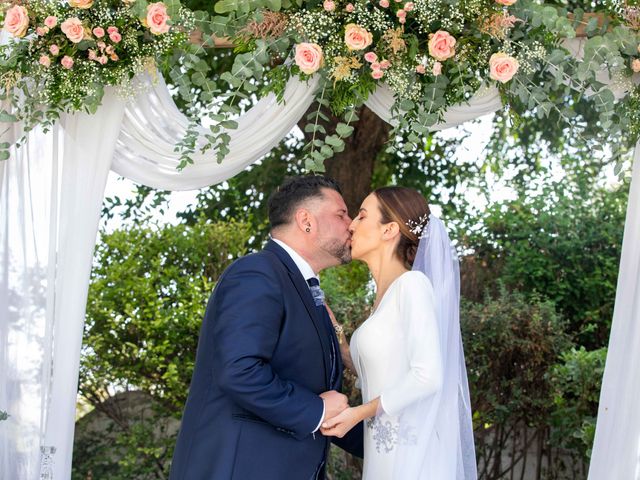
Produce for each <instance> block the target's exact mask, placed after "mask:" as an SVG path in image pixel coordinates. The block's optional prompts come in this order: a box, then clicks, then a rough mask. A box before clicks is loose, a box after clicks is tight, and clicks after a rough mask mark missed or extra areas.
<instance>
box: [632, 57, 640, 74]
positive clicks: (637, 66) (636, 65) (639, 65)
mask: <svg viewBox="0 0 640 480" xmlns="http://www.w3.org/2000/svg"><path fill="white" fill-rule="evenodd" d="M631 70H633V71H634V72H635V73H638V72H640V59H637V58H635V59H634V60H633V62H631Z"/></svg>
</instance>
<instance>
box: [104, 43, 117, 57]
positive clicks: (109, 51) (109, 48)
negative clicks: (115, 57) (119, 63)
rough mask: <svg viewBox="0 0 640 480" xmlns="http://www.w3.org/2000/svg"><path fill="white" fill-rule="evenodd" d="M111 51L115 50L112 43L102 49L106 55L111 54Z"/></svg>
mask: <svg viewBox="0 0 640 480" xmlns="http://www.w3.org/2000/svg"><path fill="white" fill-rule="evenodd" d="M113 52H115V50H114V49H113V45H109V46H108V47H107V48H105V49H104V53H106V54H107V55H111V54H112V53H113Z"/></svg>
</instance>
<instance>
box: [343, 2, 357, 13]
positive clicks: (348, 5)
mask: <svg viewBox="0 0 640 480" xmlns="http://www.w3.org/2000/svg"><path fill="white" fill-rule="evenodd" d="M344 9H345V10H346V11H347V13H352V12H353V11H354V10H355V7H354V6H353V3H347V5H346V6H345V7H344Z"/></svg>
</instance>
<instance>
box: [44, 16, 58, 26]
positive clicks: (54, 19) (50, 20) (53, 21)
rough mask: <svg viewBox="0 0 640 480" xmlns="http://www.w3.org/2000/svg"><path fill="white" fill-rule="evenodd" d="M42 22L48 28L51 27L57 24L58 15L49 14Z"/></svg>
mask: <svg viewBox="0 0 640 480" xmlns="http://www.w3.org/2000/svg"><path fill="white" fill-rule="evenodd" d="M44 24H45V25H46V26H47V27H49V28H53V27H55V26H56V25H57V24H58V17H54V16H52V15H49V16H48V17H47V18H45V19H44Z"/></svg>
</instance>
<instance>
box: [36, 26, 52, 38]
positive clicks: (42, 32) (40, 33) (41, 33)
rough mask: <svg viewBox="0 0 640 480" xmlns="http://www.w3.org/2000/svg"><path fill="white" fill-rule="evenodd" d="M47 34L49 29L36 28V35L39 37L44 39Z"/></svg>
mask: <svg viewBox="0 0 640 480" xmlns="http://www.w3.org/2000/svg"><path fill="white" fill-rule="evenodd" d="M47 33H49V29H48V28H47V27H37V28H36V35H38V36H39V37H44V36H45V35H46V34H47Z"/></svg>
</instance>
